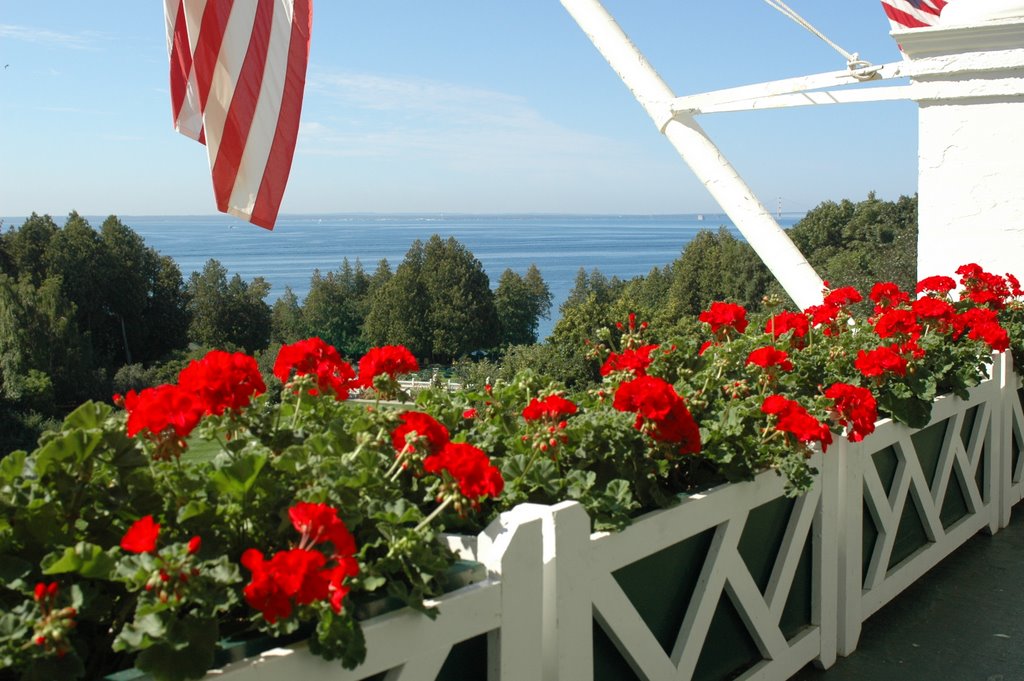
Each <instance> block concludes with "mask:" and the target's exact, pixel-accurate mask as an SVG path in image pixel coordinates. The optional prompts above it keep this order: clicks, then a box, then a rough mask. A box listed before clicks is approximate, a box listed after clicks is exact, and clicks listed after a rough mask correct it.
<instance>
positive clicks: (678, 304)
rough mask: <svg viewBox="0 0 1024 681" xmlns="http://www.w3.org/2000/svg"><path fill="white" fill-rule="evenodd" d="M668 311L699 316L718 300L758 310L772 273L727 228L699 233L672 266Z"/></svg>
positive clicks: (744, 243)
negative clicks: (738, 303)
mask: <svg viewBox="0 0 1024 681" xmlns="http://www.w3.org/2000/svg"><path fill="white" fill-rule="evenodd" d="M666 269H668V270H669V274H668V277H669V278H671V284H670V286H669V291H668V300H667V311H668V312H669V314H671V315H673V316H680V315H697V314H700V312H701V311H702V310H705V309H707V307H708V305H710V304H711V303H713V302H714V301H716V300H729V301H736V302H740V303H742V304H743V305H744V306H745V307H747V308H748V309H757V308H758V307H759V306H760V303H761V298H762V297H763V296H764V294H765V292H766V291H767V290H768V286H769V284H771V282H772V275H771V273H770V272H769V271H768V268H767V267H765V265H764V263H762V262H761V259H760V257H758V255H757V253H755V252H754V249H753V248H751V247H750V244H748V243H747V242H745V241H741V240H739V239H737V238H736V237H734V236H733V235H732V234H731V233H730V232H729V231H728V230H727V229H726V228H725V227H721V228H719V230H718V231H717V232H710V231H705V232H698V233H697V235H696V236H695V237H694V238H693V241H691V242H690V243H688V244H687V245H686V248H685V249H683V253H682V255H681V256H680V257H679V259H678V260H676V261H675V262H674V263H672V265H671V266H670V267H669V268H666Z"/></svg>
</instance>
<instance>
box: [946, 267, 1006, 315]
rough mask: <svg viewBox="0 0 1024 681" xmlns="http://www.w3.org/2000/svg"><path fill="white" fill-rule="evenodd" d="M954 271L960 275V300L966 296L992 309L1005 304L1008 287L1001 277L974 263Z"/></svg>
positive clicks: (997, 308) (1000, 307) (975, 302)
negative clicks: (961, 290)
mask: <svg viewBox="0 0 1024 681" xmlns="http://www.w3.org/2000/svg"><path fill="white" fill-rule="evenodd" d="M956 273H957V274H959V275H960V284H961V285H962V286H963V287H964V290H963V292H962V293H961V294H960V299H961V300H963V299H965V298H966V299H968V300H970V301H971V302H972V303H974V304H975V305H987V306H989V307H991V308H992V309H994V310H1001V309H1003V307H1004V306H1005V305H1006V300H1007V299H1008V298H1009V297H1010V287H1009V285H1008V284H1007V281H1006V279H1004V278H1003V277H1000V276H999V275H998V274H991V273H989V272H986V271H985V270H983V269H981V267H980V266H978V265H976V264H975V263H970V264H968V265H962V266H961V267H959V268H958V269H957V271H956ZM1017 288H1020V287H1019V286H1017Z"/></svg>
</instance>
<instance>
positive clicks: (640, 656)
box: [545, 455, 838, 681]
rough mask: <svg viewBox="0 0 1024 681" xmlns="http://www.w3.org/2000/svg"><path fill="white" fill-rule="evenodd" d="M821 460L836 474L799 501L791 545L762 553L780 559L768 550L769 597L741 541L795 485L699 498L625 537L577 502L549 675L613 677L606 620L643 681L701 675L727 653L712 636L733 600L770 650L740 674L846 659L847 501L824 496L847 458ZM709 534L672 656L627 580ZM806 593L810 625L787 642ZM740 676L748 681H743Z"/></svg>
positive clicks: (566, 542) (556, 520) (664, 582)
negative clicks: (838, 649) (840, 643)
mask: <svg viewBox="0 0 1024 681" xmlns="http://www.w3.org/2000/svg"><path fill="white" fill-rule="evenodd" d="M816 463H817V465H818V467H819V468H824V471H823V473H822V474H820V475H819V476H818V480H817V483H816V485H815V487H814V488H813V489H812V491H811V492H809V493H808V494H807V495H805V496H803V497H800V498H798V499H795V500H792V501H791V508H790V509H789V510H788V511H787V513H788V518H787V519H785V521H784V522H785V525H784V532H783V534H782V540H781V542H780V545H778V546H774V545H766V546H764V547H760V546H759V547H758V550H760V551H762V552H769V553H764V556H765V560H767V564H768V565H769V566H770V576H769V578H768V580H767V586H766V587H765V588H764V589H762V588H761V587H760V586H759V585H758V581H759V579H758V577H757V576H755V575H753V574H752V572H751V569H750V567H749V566H748V563H747V561H746V560H745V559H744V557H743V556H742V555H741V553H740V541H741V536H742V535H743V532H744V529H745V528H746V527H747V526H748V523H749V522H750V521H751V518H752V516H753V515H755V514H757V513H758V512H759V510H758V509H759V507H761V506H763V505H765V504H769V503H770V502H774V501H778V500H784V481H783V480H782V478H780V477H779V476H778V475H776V474H775V473H773V472H769V473H763V474H761V475H759V476H757V478H756V479H755V480H753V481H751V482H744V483H735V484H729V485H723V486H720V487H717V488H715V489H712V490H710V491H708V492H706V493H703V494H694V495H689V496H687V497H685V498H684V499H683V500H682V502H681V503H680V504H679V505H678V506H675V507H672V508H669V509H665V510H661V511H656V512H653V513H649V514H647V515H644V516H642V517H641V518H639V519H637V520H636V521H635V522H634V523H633V524H632V525H630V526H629V527H627V528H626V529H625V530H623V531H621V532H617V533H613V534H608V533H602V532H599V533H594V534H590V532H589V527H590V521H589V518H588V517H587V515H586V513H585V512H584V511H583V509H582V507H580V506H579V505H577V504H562V505H560V506H559V507H556V508H555V509H554V511H553V524H554V527H555V529H556V533H555V542H554V543H555V559H554V564H555V569H554V573H555V578H554V583H553V584H549V585H548V588H549V590H550V591H551V593H549V598H550V602H552V603H554V604H555V609H556V613H555V614H554V615H553V616H552V617H551V618H549V621H548V625H549V628H550V630H549V632H548V635H547V636H545V645H546V646H547V647H548V648H549V651H553V652H549V654H548V655H547V656H546V657H547V659H548V665H547V667H546V670H545V671H546V676H545V678H546V679H573V680H574V681H576V680H580V681H589V680H590V679H594V678H607V677H606V676H603V675H602V672H606V670H604V669H597V670H596V671H597V675H596V676H595V662H594V655H595V646H597V645H598V644H597V643H596V642H595V637H594V622H595V621H596V622H597V623H598V625H599V626H600V629H601V630H602V631H603V632H604V634H605V635H606V636H607V637H608V638H609V639H610V640H611V642H612V644H613V645H614V646H615V648H616V650H617V651H618V654H619V655H621V658H622V660H624V662H625V663H626V664H628V666H629V668H630V669H631V670H632V672H633V673H634V674H635V675H636V676H637V677H638V678H640V679H644V680H645V681H669V680H671V681H684V680H686V679H690V678H692V677H693V675H694V672H695V670H697V665H698V661H699V660H700V659H701V655H702V654H704V653H705V652H707V651H708V650H709V649H713V648H715V647H720V644H719V642H718V641H715V640H711V639H710V638H709V631H710V630H711V627H712V622H713V620H714V617H715V614H716V612H717V611H718V609H719V604H720V602H721V601H722V600H723V599H728V601H729V602H730V603H731V605H732V607H733V608H734V609H735V611H736V613H737V614H738V615H739V617H740V619H741V620H742V624H743V626H744V627H745V629H746V634H747V635H748V636H749V637H750V640H751V641H752V642H753V644H754V646H756V649H757V651H758V653H759V659H754V660H749V661H743V660H740V661H738V663H737V664H738V668H737V669H736V670H733V671H731V672H730V678H739V679H747V680H749V679H763V680H771V679H777V680H779V681H781V680H783V679H787V678H789V676H791V675H792V674H793V673H795V672H796V671H797V670H799V669H800V668H801V667H803V666H804V665H806V664H807V663H808V662H811V661H814V660H817V661H819V663H820V664H822V665H824V666H829V665H831V664H832V662H833V661H834V660H835V617H836V614H835V612H836V611H835V599H836V596H837V586H836V582H835V577H836V575H837V572H838V570H837V565H836V562H835V560H836V557H837V555H838V552H837V550H836V547H835V546H834V540H835V537H836V536H837V530H836V528H835V527H834V525H835V522H836V517H837V514H836V511H837V501H836V495H835V494H832V493H828V492H826V493H824V494H823V488H825V489H827V488H828V486H829V484H830V483H828V482H825V483H823V480H824V481H834V480H835V477H836V472H835V462H834V460H831V459H830V458H829V457H828V456H826V457H821V456H820V455H819V456H818V457H817V459H816ZM832 486H833V487H835V486H836V485H835V483H832ZM709 533H710V537H711V539H710V547H709V549H708V550H707V552H706V554H703V555H699V556H698V557H697V560H698V562H699V563H700V564H701V566H700V567H699V576H698V578H697V580H696V585H695V587H694V589H693V592H692V596H691V597H690V598H689V600H688V602H686V603H681V604H679V606H680V607H679V610H678V611H676V612H675V613H674V615H673V617H674V619H675V620H676V621H678V622H681V624H680V625H679V626H678V629H677V630H674V631H673V633H672V636H671V638H673V639H674V642H672V643H671V646H670V648H669V649H666V648H667V647H666V645H665V641H664V638H665V635H664V631H662V633H661V639H662V640H659V635H658V634H656V633H655V632H653V631H652V629H651V626H650V624H649V623H648V621H647V620H645V617H644V616H643V614H642V613H641V612H640V611H639V609H638V608H637V607H636V606H635V603H634V601H633V600H631V598H630V596H629V595H627V592H626V590H625V589H624V588H623V586H622V584H621V583H620V581H619V580H618V579H617V578H616V573H617V572H618V571H620V570H623V569H628V568H630V567H631V566H635V564H637V563H638V562H639V561H642V560H644V559H646V558H648V557H651V556H654V555H655V554H658V553H659V552H662V551H664V550H666V549H671V548H673V547H679V546H681V545H682V543H683V542H687V541H689V540H693V539H694V538H695V537H698V535H704V536H705V537H707V536H709ZM770 543H771V542H770V541H769V542H768V544H770ZM808 547H810V548H809V550H810V552H811V569H810V573H811V574H810V584H806V583H804V584H802V585H800V586H799V587H796V586H795V585H794V577H795V575H796V572H797V567H798V564H799V563H800V561H801V558H802V556H803V555H805V551H807V550H808ZM681 578H682V575H679V574H673V573H671V572H666V573H663V574H660V575H659V576H658V581H657V582H656V583H650V584H646V585H644V586H645V588H647V589H652V590H654V593H655V594H657V590H658V589H660V588H662V587H664V588H665V589H666V590H671V589H674V588H678V586H679V585H678V584H676V583H675V580H679V579H681ZM794 588H807V589H809V591H810V601H811V605H810V611H811V612H810V619H809V621H808V622H807V623H806V625H804V626H802V628H801V629H800V630H799V631H798V632H796V633H795V634H793V633H792V632H791V633H790V635H789V637H787V636H786V634H784V632H783V625H782V623H781V619H782V616H783V611H784V609H785V607H786V603H787V600H788V599H789V597H790V596H791V594H792V592H793V589H794ZM655 597H656V596H655ZM598 652H600V651H598ZM713 654H714V653H713ZM726 663H727V664H728V663H729V661H728V660H727V661H726ZM734 672H735V673H738V674H740V675H739V676H732V675H731V674H732V673H734Z"/></svg>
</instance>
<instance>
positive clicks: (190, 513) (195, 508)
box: [178, 499, 210, 523]
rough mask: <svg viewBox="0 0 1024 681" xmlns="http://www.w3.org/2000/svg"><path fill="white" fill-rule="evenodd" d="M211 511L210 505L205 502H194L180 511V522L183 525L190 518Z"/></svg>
mask: <svg viewBox="0 0 1024 681" xmlns="http://www.w3.org/2000/svg"><path fill="white" fill-rule="evenodd" d="M209 510H210V505H209V504H207V503H206V502H205V501H196V500H194V499H193V500H192V501H190V502H188V503H187V504H185V505H184V506H182V507H181V508H179V509H178V522H179V523H183V522H185V521H186V520H188V519H190V518H195V517H197V516H201V515H203V514H204V513H206V512H208V511H209Z"/></svg>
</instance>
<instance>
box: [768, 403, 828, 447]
mask: <svg viewBox="0 0 1024 681" xmlns="http://www.w3.org/2000/svg"><path fill="white" fill-rule="evenodd" d="M761 411H762V412H763V413H765V414H770V415H773V416H775V417H776V418H777V421H776V423H775V429H776V430H779V431H782V432H784V433H789V434H790V435H792V436H793V437H795V438H796V439H797V440H798V441H800V442H820V443H821V451H823V452H824V451H826V450H827V449H828V446H829V445H830V444H832V431H830V430H829V429H828V426H826V425H824V424H822V423H819V422H818V419H816V418H814V417H813V416H811V415H810V414H809V413H807V410H806V409H804V408H803V407H802V406H800V403H799V402H796V401H795V400H790V399H786V398H785V397H783V396H782V395H769V396H768V397H767V398H765V401H764V402H763V403H762V404H761Z"/></svg>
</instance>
